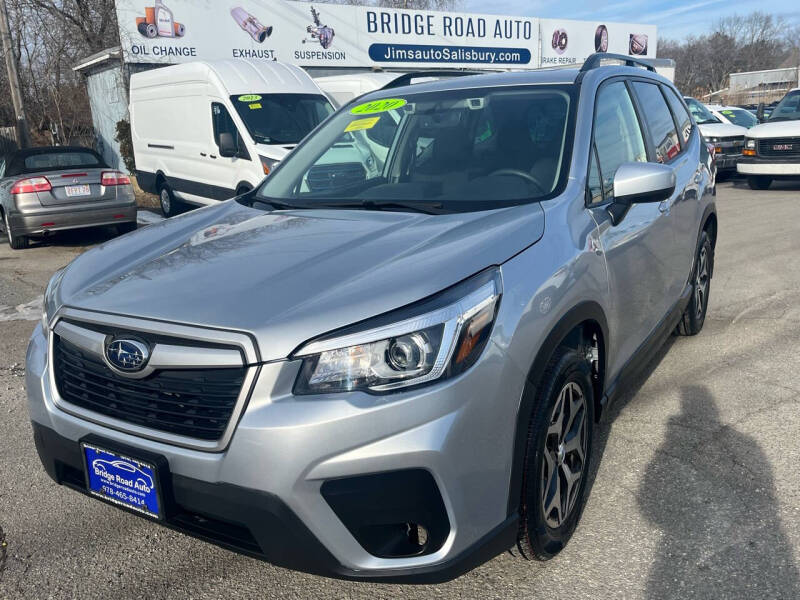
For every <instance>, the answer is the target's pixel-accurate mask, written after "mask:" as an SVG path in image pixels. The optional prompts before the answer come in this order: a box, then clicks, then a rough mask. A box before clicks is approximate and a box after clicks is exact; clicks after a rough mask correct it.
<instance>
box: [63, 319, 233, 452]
mask: <svg viewBox="0 0 800 600" xmlns="http://www.w3.org/2000/svg"><path fill="white" fill-rule="evenodd" d="M53 335H54V339H53V369H54V373H55V379H56V386H57V387H58V393H59V394H60V395H61V397H62V398H63V399H64V400H65V401H67V402H69V403H71V404H74V405H75V406H79V407H81V408H84V409H86V410H91V411H94V412H96V413H100V414H102V415H106V416H109V417H113V418H115V419H119V420H121V421H125V422H126V423H131V424H133V425H139V426H141V427H148V428H150V429H156V430H158V431H164V432H167V433H172V434H175V435H183V436H187V437H192V438H197V439H201V440H218V439H219V438H220V437H222V434H223V433H224V431H225V429H226V427H227V425H228V421H230V418H231V414H232V413H233V410H234V408H235V406H236V401H237V399H238V397H239V392H240V391H241V388H242V384H243V382H244V378H245V369H244V368H227V369H181V370H163V371H157V372H155V373H153V374H151V375H148V376H147V377H145V378H143V379H128V378H125V377H121V376H119V375H117V374H116V373H114V372H113V371H112V370H111V369H109V368H108V367H107V366H106V365H105V363H104V362H103V361H102V359H101V358H99V357H97V356H95V355H94V354H90V353H88V352H85V351H83V350H81V349H80V348H78V347H77V346H75V345H74V344H71V343H70V342H68V341H66V340H65V339H62V338H61V337H60V336H58V335H56V334H53Z"/></svg>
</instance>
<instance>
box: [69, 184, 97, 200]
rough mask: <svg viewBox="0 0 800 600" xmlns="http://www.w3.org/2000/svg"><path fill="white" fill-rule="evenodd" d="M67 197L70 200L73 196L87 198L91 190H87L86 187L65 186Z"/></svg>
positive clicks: (87, 187)
mask: <svg viewBox="0 0 800 600" xmlns="http://www.w3.org/2000/svg"><path fill="white" fill-rule="evenodd" d="M65 189H66V192H67V196H69V197H70V198H72V197H73V196H88V195H90V194H91V193H92V190H90V189H89V186H88V185H68V186H65Z"/></svg>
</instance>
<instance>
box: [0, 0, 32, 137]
mask: <svg viewBox="0 0 800 600" xmlns="http://www.w3.org/2000/svg"><path fill="white" fill-rule="evenodd" d="M0 37H2V39H3V52H4V53H5V55H6V69H7V70H8V85H9V87H10V88H11V102H12V103H13V104H14V114H15V115H16V116H17V144H19V147H20V148H27V147H28V146H30V145H31V140H30V133H29V132H28V120H27V119H26V118H25V106H24V105H23V104H22V88H21V86H20V84H19V72H18V71H17V57H16V55H15V54H14V49H13V43H12V41H11V28H10V27H9V25H8V8H7V7H6V0H0Z"/></svg>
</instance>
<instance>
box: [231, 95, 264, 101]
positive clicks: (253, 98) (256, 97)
mask: <svg viewBox="0 0 800 600" xmlns="http://www.w3.org/2000/svg"><path fill="white" fill-rule="evenodd" d="M237 100H238V101H239V102H258V101H259V100H261V96H259V95H258V94H245V95H244V96H239V97H238V98H237Z"/></svg>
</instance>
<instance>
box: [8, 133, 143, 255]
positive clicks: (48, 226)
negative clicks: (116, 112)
mask: <svg viewBox="0 0 800 600" xmlns="http://www.w3.org/2000/svg"><path fill="white" fill-rule="evenodd" d="M0 221H2V226H3V230H4V232H5V234H6V237H7V238H8V243H9V244H10V245H11V247H12V248H14V249H17V250H18V249H21V248H25V247H27V245H28V241H29V239H30V238H31V237H34V236H47V235H50V234H51V233H52V232H55V231H62V230H65V229H77V228H81V227H95V226H102V225H116V226H117V230H118V231H119V232H120V233H127V232H129V231H133V230H134V229H136V199H135V197H134V194H133V188H132V186H131V182H130V179H129V178H128V176H127V175H125V174H124V173H122V172H120V171H117V170H114V169H111V168H109V167H108V165H107V164H106V163H105V161H104V160H103V159H102V158H101V157H100V155H99V154H97V153H96V152H95V151H94V150H91V149H89V148H81V147H77V146H50V147H41V148H28V149H26V150H19V151H17V152H15V153H13V154H11V155H9V156H8V157H6V159H5V160H3V161H2V162H0Z"/></svg>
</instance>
